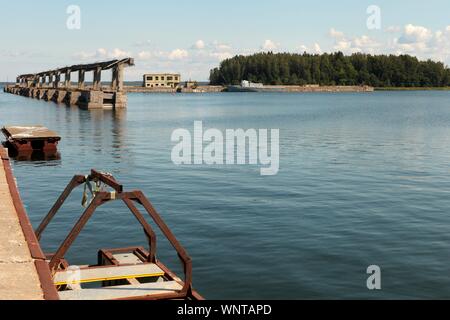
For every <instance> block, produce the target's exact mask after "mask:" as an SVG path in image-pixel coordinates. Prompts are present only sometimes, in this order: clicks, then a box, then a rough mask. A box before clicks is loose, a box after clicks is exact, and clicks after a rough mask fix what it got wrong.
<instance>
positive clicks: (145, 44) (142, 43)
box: [133, 40, 152, 47]
mask: <svg viewBox="0 0 450 320" xmlns="http://www.w3.org/2000/svg"><path fill="white" fill-rule="evenodd" d="M151 45H152V41H151V40H145V41H138V42H135V43H134V45H133V46H135V47H148V46H151Z"/></svg>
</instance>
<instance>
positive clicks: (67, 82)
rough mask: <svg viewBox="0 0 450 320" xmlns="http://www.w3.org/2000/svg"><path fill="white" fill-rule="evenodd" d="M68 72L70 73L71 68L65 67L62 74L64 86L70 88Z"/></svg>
mask: <svg viewBox="0 0 450 320" xmlns="http://www.w3.org/2000/svg"><path fill="white" fill-rule="evenodd" d="M70 73H71V70H70V69H67V70H66V74H65V76H64V86H65V87H66V88H70Z"/></svg>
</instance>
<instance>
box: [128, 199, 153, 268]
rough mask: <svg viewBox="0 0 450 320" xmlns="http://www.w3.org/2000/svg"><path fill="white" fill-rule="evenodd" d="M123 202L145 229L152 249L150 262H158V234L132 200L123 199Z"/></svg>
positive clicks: (149, 257)
mask: <svg viewBox="0 0 450 320" xmlns="http://www.w3.org/2000/svg"><path fill="white" fill-rule="evenodd" d="M123 202H125V204H126V205H127V207H128V209H130V211H131V212H132V213H133V215H134V216H135V217H136V219H137V220H138V221H139V223H140V224H141V225H142V227H143V228H144V231H145V234H146V235H147V237H148V239H149V248H150V254H149V256H148V262H152V263H154V262H156V234H155V232H154V231H153V229H152V227H151V226H150V225H149V224H148V223H147V221H146V220H145V218H144V217H143V216H142V214H141V212H140V211H139V209H138V208H136V206H135V205H134V204H133V202H132V201H131V200H130V199H123Z"/></svg>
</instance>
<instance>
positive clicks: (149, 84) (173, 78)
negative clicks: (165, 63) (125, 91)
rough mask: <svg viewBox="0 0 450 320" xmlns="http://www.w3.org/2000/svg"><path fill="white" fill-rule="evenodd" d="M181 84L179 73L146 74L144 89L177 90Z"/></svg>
mask: <svg viewBox="0 0 450 320" xmlns="http://www.w3.org/2000/svg"><path fill="white" fill-rule="evenodd" d="M180 82H181V75H180V74H179V73H152V74H150V73H149V74H144V87H146V88H176V87H178V85H179V84H180Z"/></svg>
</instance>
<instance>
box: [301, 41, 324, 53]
mask: <svg viewBox="0 0 450 320" xmlns="http://www.w3.org/2000/svg"><path fill="white" fill-rule="evenodd" d="M297 51H299V52H301V53H303V52H307V53H316V54H321V53H322V52H323V51H322V48H321V47H320V45H319V44H318V43H317V42H316V43H314V44H313V46H312V47H311V48H309V47H307V46H305V45H304V44H302V45H300V46H298V47H297Z"/></svg>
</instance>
